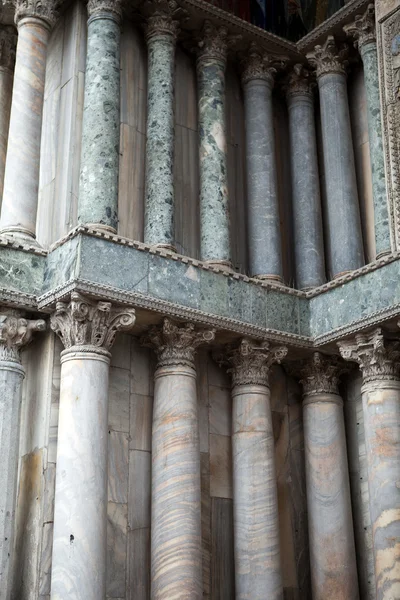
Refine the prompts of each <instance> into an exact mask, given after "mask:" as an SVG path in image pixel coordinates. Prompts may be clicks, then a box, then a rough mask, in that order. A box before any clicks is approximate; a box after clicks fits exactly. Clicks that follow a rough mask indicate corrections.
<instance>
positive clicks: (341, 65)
mask: <svg viewBox="0 0 400 600" xmlns="http://www.w3.org/2000/svg"><path fill="white" fill-rule="evenodd" d="M348 51H349V48H348V46H347V44H342V45H340V46H338V45H337V44H336V41H335V38H334V37H333V36H332V35H328V37H327V38H326V40H325V42H324V44H322V45H319V44H318V45H317V46H315V48H314V50H313V51H312V52H308V54H307V60H308V62H309V63H310V65H311V66H312V67H314V68H315V69H316V73H317V77H318V78H319V77H322V76H323V75H328V74H330V73H341V74H343V75H345V74H346V66H347V56H348Z"/></svg>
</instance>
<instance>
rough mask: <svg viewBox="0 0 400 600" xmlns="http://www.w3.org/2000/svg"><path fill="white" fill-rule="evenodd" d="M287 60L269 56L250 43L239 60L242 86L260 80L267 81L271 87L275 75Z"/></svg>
mask: <svg viewBox="0 0 400 600" xmlns="http://www.w3.org/2000/svg"><path fill="white" fill-rule="evenodd" d="M288 60H289V59H288V57H286V56H278V55H274V54H270V53H268V52H266V51H265V50H264V49H263V48H260V47H259V46H258V45H257V44H256V43H255V42H252V43H251V44H250V47H249V49H248V50H247V52H246V53H245V54H244V55H243V58H242V60H241V67H242V73H241V77H242V84H243V85H244V84H246V83H248V82H249V81H253V80H258V79H262V80H264V81H268V83H270V85H271V86H272V85H273V84H274V76H275V73H277V72H278V70H280V69H284V68H285V67H286V65H287V63H288Z"/></svg>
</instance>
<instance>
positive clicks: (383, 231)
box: [344, 4, 391, 258]
mask: <svg viewBox="0 0 400 600" xmlns="http://www.w3.org/2000/svg"><path fill="white" fill-rule="evenodd" d="M344 30H345V32H346V33H347V35H350V36H352V37H354V38H355V40H356V41H355V45H356V46H358V48H359V51H360V54H361V58H362V61H363V66H364V81H365V93H366V97H367V117H368V134H369V153H370V159H371V170H372V189H373V195H374V222H375V245H376V255H377V258H378V257H380V256H383V255H385V254H389V253H390V252H391V243H390V228H389V209H388V201H387V192H386V181H385V164H384V153H383V141H382V116H381V103H380V97H379V73H378V53H377V48H376V33H375V10H374V5H373V4H370V5H369V6H368V8H367V10H366V12H365V13H364V14H363V15H357V16H356V18H355V21H354V22H353V23H350V24H349V25H346V26H345V27H344Z"/></svg>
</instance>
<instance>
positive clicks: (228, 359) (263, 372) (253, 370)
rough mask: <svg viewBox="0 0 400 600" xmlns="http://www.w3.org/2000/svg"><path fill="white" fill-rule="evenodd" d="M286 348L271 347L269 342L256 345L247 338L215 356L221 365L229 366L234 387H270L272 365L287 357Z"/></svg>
mask: <svg viewBox="0 0 400 600" xmlns="http://www.w3.org/2000/svg"><path fill="white" fill-rule="evenodd" d="M287 352H288V349H287V348H286V346H274V347H271V346H270V344H269V343H268V342H267V341H264V342H261V343H256V342H253V341H252V340H248V339H246V338H244V339H242V341H241V342H240V344H239V346H228V347H227V349H226V351H225V352H224V353H223V354H222V353H221V354H216V355H214V358H215V360H216V361H217V362H218V363H219V364H220V365H221V364H226V365H228V367H229V368H228V373H231V374H232V386H233V387H234V386H236V385H264V386H268V376H269V370H270V367H271V365H273V364H274V363H280V362H281V361H282V360H283V359H284V358H285V356H286V355H287Z"/></svg>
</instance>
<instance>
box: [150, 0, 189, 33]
mask: <svg viewBox="0 0 400 600" xmlns="http://www.w3.org/2000/svg"><path fill="white" fill-rule="evenodd" d="M143 12H144V15H145V17H146V39H147V41H149V40H151V39H152V38H154V37H158V36H168V37H171V38H172V39H173V40H174V41H175V40H176V38H177V36H178V33H179V18H182V16H183V15H184V13H185V11H184V10H183V9H182V8H181V7H180V6H179V5H178V4H177V2H175V0H147V1H146V2H145V4H144V6H143Z"/></svg>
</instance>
